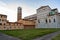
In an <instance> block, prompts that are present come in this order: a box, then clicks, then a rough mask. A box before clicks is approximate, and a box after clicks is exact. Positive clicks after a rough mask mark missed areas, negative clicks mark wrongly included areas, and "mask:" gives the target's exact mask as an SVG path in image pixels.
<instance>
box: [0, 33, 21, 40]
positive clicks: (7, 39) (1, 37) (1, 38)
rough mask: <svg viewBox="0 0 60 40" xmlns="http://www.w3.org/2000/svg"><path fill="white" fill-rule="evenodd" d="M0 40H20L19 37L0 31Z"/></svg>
mask: <svg viewBox="0 0 60 40" xmlns="http://www.w3.org/2000/svg"><path fill="white" fill-rule="evenodd" d="M0 40H21V39H18V38H15V37H12V36H8V35H5V34H2V33H0Z"/></svg>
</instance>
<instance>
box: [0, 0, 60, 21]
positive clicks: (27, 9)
mask: <svg viewBox="0 0 60 40" xmlns="http://www.w3.org/2000/svg"><path fill="white" fill-rule="evenodd" d="M46 5H49V6H50V7H51V8H52V9H53V8H58V10H59V12H60V0H0V14H5V15H7V20H9V21H10V22H15V21H17V8H18V7H19V6H20V7H21V8H22V18H24V17H26V16H29V15H33V14H36V9H38V8H39V7H41V6H46Z"/></svg>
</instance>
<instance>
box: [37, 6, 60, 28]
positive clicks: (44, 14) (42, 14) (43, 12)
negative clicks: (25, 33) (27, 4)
mask: <svg viewBox="0 0 60 40" xmlns="http://www.w3.org/2000/svg"><path fill="white" fill-rule="evenodd" d="M51 10H52V9H51V8H50V7H49V6H46V7H43V8H39V9H37V21H36V28H58V19H57V15H52V16H48V15H49V12H51ZM55 12H56V13H57V12H58V10H56V11H55ZM54 19H55V22H54ZM46 20H47V23H46ZM49 20H50V21H51V22H49ZM59 26H60V25H59Z"/></svg>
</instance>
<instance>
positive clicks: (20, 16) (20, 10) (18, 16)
mask: <svg viewBox="0 0 60 40" xmlns="http://www.w3.org/2000/svg"><path fill="white" fill-rule="evenodd" d="M20 19H22V8H21V7H18V13H17V21H19V20H20Z"/></svg>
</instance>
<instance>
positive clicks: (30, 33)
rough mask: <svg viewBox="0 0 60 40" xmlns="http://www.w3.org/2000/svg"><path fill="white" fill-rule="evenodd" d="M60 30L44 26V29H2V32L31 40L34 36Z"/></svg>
mask: <svg viewBox="0 0 60 40" xmlns="http://www.w3.org/2000/svg"><path fill="white" fill-rule="evenodd" d="M58 30H60V29H53V28H51V29H48V28H42V29H22V30H0V32H2V33H5V34H7V35H10V36H14V37H17V38H21V39H22V40H31V39H33V38H36V37H41V36H43V35H46V34H49V33H52V32H56V31H58Z"/></svg>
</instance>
